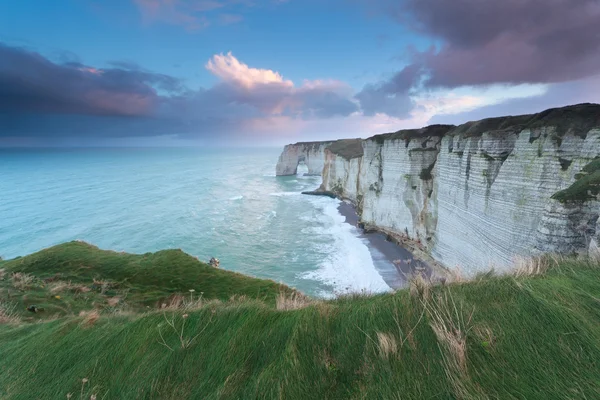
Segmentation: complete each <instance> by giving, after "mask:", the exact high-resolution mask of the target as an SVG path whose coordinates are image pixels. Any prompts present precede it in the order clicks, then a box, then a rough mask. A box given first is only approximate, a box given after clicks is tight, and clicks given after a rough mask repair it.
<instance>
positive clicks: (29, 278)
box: [12, 272, 36, 290]
mask: <svg viewBox="0 0 600 400" xmlns="http://www.w3.org/2000/svg"><path fill="white" fill-rule="evenodd" d="M35 282H36V279H35V277H34V276H33V275H29V274H24V273H22V272H15V273H13V274H12V284H13V286H14V287H15V288H16V289H19V290H26V289H30V288H32V287H33V286H34V285H35Z"/></svg>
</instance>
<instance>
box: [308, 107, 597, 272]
mask: <svg viewBox="0 0 600 400" xmlns="http://www.w3.org/2000/svg"><path fill="white" fill-rule="evenodd" d="M361 147H362V152H360V151H354V152H350V153H346V154H341V153H340V152H339V151H338V150H337V149H336V148H332V147H331V146H326V148H324V149H323V164H324V165H323V174H322V175H323V184H322V186H321V188H320V190H323V191H330V192H334V193H336V194H337V195H338V196H340V197H343V198H347V199H350V200H352V201H353V202H354V203H355V204H356V205H357V208H358V211H359V213H360V215H361V218H362V221H363V222H364V223H366V224H369V225H374V226H377V227H380V228H382V229H384V230H387V231H392V232H396V233H399V234H402V233H403V234H405V235H407V236H409V237H410V238H411V239H412V240H413V241H414V242H415V243H419V245H420V246H422V247H423V248H424V249H425V250H426V252H427V253H429V255H431V257H433V258H434V259H435V260H437V261H439V262H441V263H442V264H444V265H446V266H449V267H454V266H460V267H461V268H462V269H463V270H464V271H465V272H467V273H469V272H470V273H474V272H477V271H482V270H487V269H489V268H490V266H494V267H495V268H498V269H502V268H504V267H507V266H509V265H510V264H511V263H512V261H513V258H514V257H515V256H516V255H531V254H535V253H540V252H560V253H582V252H586V251H587V250H588V249H589V248H590V246H592V247H596V246H597V243H598V234H599V233H600V231H599V230H598V215H599V213H600V202H599V201H598V200H597V199H598V193H599V192H600V165H596V164H600V161H599V160H597V159H596V158H597V157H598V156H600V105H593V104H583V105H578V106H571V107H566V108H561V109H553V110H548V111H545V112H543V113H540V114H535V115H525V116H518V117H504V118H492V119H487V120H482V121H478V122H470V123H467V124H464V125H461V126H458V127H454V126H446V125H436V126H430V127H427V128H423V129H420V130H408V131H400V132H396V133H392V134H385V135H378V136H374V137H372V138H369V139H366V140H364V141H362V142H361Z"/></svg>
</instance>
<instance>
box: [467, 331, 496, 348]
mask: <svg viewBox="0 0 600 400" xmlns="http://www.w3.org/2000/svg"><path fill="white" fill-rule="evenodd" d="M473 333H474V334H475V336H476V337H477V339H478V340H479V341H480V343H481V345H482V346H483V347H485V348H490V347H492V346H493V345H494V343H495V342H496V337H495V336H494V332H492V330H491V329H490V328H488V327H487V326H476V327H475V328H474V329H473Z"/></svg>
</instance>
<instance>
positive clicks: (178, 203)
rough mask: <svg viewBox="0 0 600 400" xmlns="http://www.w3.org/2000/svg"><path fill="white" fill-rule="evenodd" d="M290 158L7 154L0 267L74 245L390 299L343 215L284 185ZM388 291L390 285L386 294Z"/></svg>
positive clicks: (0, 199) (237, 152)
mask: <svg viewBox="0 0 600 400" xmlns="http://www.w3.org/2000/svg"><path fill="white" fill-rule="evenodd" d="M280 151H281V150H280V149H196V148H194V149H192V148H190V149H168V148H167V149H131V148H120V149H51V150H2V151H1V152H0V256H2V257H3V258H5V259H8V258H13V257H17V256H23V255H27V254H30V253H33V252H35V251H38V250H41V249H43V248H46V247H49V246H52V245H55V244H59V243H63V242H66V241H71V240H84V241H86V242H89V243H92V244H94V245H96V246H98V247H100V248H103V249H110V250H116V251H126V252H133V253H145V252H149V251H152V252H153V251H157V250H162V249H167V248H180V249H182V250H184V251H185V252H187V253H189V254H191V255H193V256H196V257H198V258H199V259H200V260H203V261H208V260H209V259H210V258H211V257H217V258H219V259H220V261H221V268H224V269H227V270H231V271H236V272H240V273H243V274H248V275H251V276H255V277H259V278H268V279H273V280H275V281H278V282H283V283H285V284H287V285H290V286H293V287H295V288H297V289H299V290H300V291H302V292H304V293H306V294H308V295H312V296H320V297H332V296H335V295H337V294H342V293H346V292H361V291H367V292H371V293H377V292H384V291H389V290H390V286H389V276H388V278H387V279H384V277H385V276H386V274H387V275H389V274H390V270H391V269H390V268H392V269H393V267H390V265H391V264H390V261H389V260H387V259H386V258H385V257H383V256H382V254H381V253H380V252H379V251H378V250H377V248H376V247H375V246H370V245H369V240H368V239H367V238H365V237H364V235H361V232H360V231H359V230H358V229H357V228H356V227H355V226H354V225H352V224H349V223H346V222H345V221H346V218H345V217H344V216H343V215H342V214H340V211H339V210H338V208H339V206H340V201H339V200H335V199H330V198H328V197H316V196H306V195H302V194H301V192H302V191H305V190H314V189H315V188H317V187H318V186H319V184H320V183H321V177H318V176H317V177H315V176H304V175H303V171H302V168H300V170H299V173H298V175H297V176H290V177H276V176H275V165H276V162H277V158H278V156H279V153H280ZM386 282H387V283H386Z"/></svg>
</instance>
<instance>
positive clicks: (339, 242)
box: [301, 198, 391, 295]
mask: <svg viewBox="0 0 600 400" xmlns="http://www.w3.org/2000/svg"><path fill="white" fill-rule="evenodd" d="M314 201H315V203H316V204H315V205H316V206H317V207H318V208H320V209H321V210H322V212H323V219H322V220H321V222H320V223H321V224H323V225H322V226H321V227H315V228H314V229H312V230H311V232H312V234H314V235H319V236H320V235H322V236H323V237H324V239H328V242H330V243H329V244H327V245H326V247H325V248H321V249H320V250H321V251H323V250H325V252H326V254H327V256H326V258H325V260H323V262H322V263H321V264H320V265H319V268H318V269H317V270H315V271H311V272H306V273H304V274H302V275H301V277H302V278H305V279H314V280H318V281H321V282H323V283H325V284H326V285H330V286H332V287H333V291H334V293H336V294H342V293H360V292H367V293H380V292H386V291H389V290H391V289H390V287H389V286H388V285H387V284H386V283H385V281H384V280H383V278H382V277H381V275H379V273H378V272H377V270H376V269H375V266H374V265H373V259H372V258H371V253H370V251H369V248H368V246H367V244H366V242H365V241H364V240H363V239H361V238H360V237H359V236H358V235H359V232H358V230H357V229H356V228H355V227H353V226H352V225H350V224H347V223H345V219H344V217H343V216H342V215H341V214H340V213H339V212H338V210H337V206H338V204H339V203H338V202H336V201H331V199H323V198H321V199H315V200H314ZM323 295H330V294H329V293H323Z"/></svg>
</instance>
